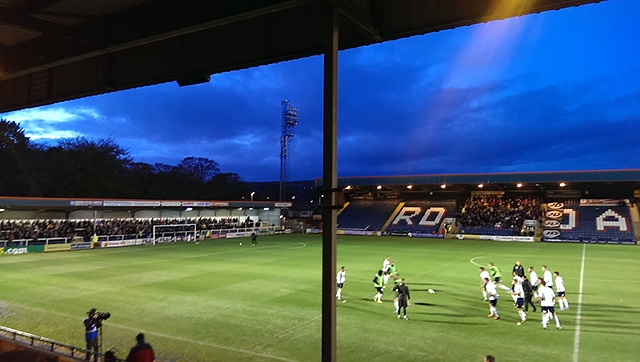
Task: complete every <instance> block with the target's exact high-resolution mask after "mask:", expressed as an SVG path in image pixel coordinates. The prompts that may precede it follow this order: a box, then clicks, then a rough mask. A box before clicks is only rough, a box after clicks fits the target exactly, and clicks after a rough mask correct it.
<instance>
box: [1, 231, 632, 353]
mask: <svg viewBox="0 0 640 362" xmlns="http://www.w3.org/2000/svg"><path fill="white" fill-rule="evenodd" d="M239 242H242V243H243V245H239ZM258 242H259V245H258V246H255V247H252V246H251V245H250V244H251V243H250V241H249V240H248V239H247V238H245V239H219V240H207V241H203V242H201V243H200V244H194V243H173V244H160V245H156V246H138V247H125V248H112V249H100V250H87V251H75V252H58V253H32V254H27V255H17V256H2V257H0V324H1V325H4V326H6V327H10V328H14V329H18V330H21V331H25V332H28V333H32V334H36V335H39V336H43V337H46V338H51V339H54V340H57V341H60V342H64V343H68V344H73V345H77V346H84V329H83V327H84V326H83V324H82V320H83V319H84V317H85V316H86V312H87V311H88V310H89V309H90V308H92V307H95V308H97V309H98V310H99V311H104V312H111V318H110V319H108V320H106V321H105V326H104V330H103V351H105V350H106V349H107V348H111V347H114V348H115V349H116V350H117V356H118V357H120V358H124V357H126V354H127V351H128V349H129V348H130V347H131V346H132V345H133V344H134V343H135V339H134V337H135V335H136V334H137V333H139V332H144V333H145V334H146V336H147V340H148V342H150V343H151V344H152V345H153V346H154V349H155V351H156V357H157V360H158V361H179V362H185V361H319V360H320V356H321V322H322V314H321V279H322V276H321V263H322V258H321V250H322V239H321V236H320V235H274V236H264V237H259V238H258ZM337 255H338V257H337V264H338V268H339V267H340V266H342V265H344V266H345V267H346V283H345V286H344V289H343V298H344V299H345V300H346V302H344V303H338V305H337V357H338V360H339V361H368V362H371V361H388V360H395V361H471V362H473V361H482V359H483V357H484V355H486V354H493V355H495V356H496V359H497V361H500V362H505V361H520V362H527V361H532V362H533V361H535V362H539V361H574V362H575V361H582V362H588V361H617V362H620V361H637V360H638V347H637V340H638V338H640V306H639V305H638V304H639V301H640V281H639V280H640V278H639V277H638V275H640V249H639V248H638V247H637V246H623V245H593V244H589V245H584V244H555V243H518V242H497V241H480V240H442V239H415V238H413V239H412V238H401V237H360V236H342V235H340V236H338V254H337ZM386 256H389V257H390V259H391V260H394V261H395V263H396V265H397V267H398V272H399V274H400V276H401V277H404V278H405V279H406V283H407V285H408V286H409V288H410V291H411V306H410V307H409V308H408V309H407V313H408V316H409V318H410V320H408V321H405V320H399V319H397V318H396V314H394V311H393V309H394V307H393V303H392V300H393V292H392V291H391V284H389V286H388V287H387V288H386V289H387V290H386V291H385V293H384V296H383V303H375V302H373V295H374V294H375V290H374V288H373V283H372V281H371V279H372V277H373V275H374V274H375V273H376V272H377V270H378V269H380V268H381V266H382V261H383V259H384V258H385V257H386ZM516 260H520V261H521V262H522V264H523V266H524V267H525V270H526V268H527V267H529V266H533V267H534V268H535V270H536V271H537V272H538V273H539V274H540V275H541V270H540V267H541V266H542V265H543V264H546V265H547V266H548V267H549V269H550V270H551V271H559V272H560V274H561V275H562V276H563V277H564V281H565V286H566V288H567V299H568V301H569V304H570V309H568V310H565V311H558V315H559V318H560V322H561V324H562V328H563V329H562V330H557V329H556V328H555V325H554V324H553V322H552V323H550V324H549V329H548V330H543V328H542V326H541V325H540V324H539V321H540V314H539V313H533V312H531V311H529V313H528V320H527V322H526V323H524V324H522V325H520V326H518V325H516V322H518V320H519V318H518V315H517V313H516V311H515V309H514V308H513V303H512V299H511V298H510V296H509V295H508V294H507V293H506V292H504V291H501V290H499V292H500V294H501V298H500V299H499V302H498V309H499V311H500V314H501V317H502V318H501V319H500V320H493V319H491V318H487V314H488V311H489V310H488V304H487V302H484V301H483V300H482V295H481V290H480V278H479V272H478V266H479V265H482V266H486V265H487V263H488V262H490V261H491V262H493V263H494V264H496V265H497V266H499V267H500V268H501V270H502V272H503V275H505V276H507V277H505V279H506V280H509V278H508V275H510V273H511V268H512V266H513V264H514V263H515V261H516ZM336 272H337V270H336ZM390 283H392V281H390ZM429 289H433V290H435V294H430V293H428V292H427V291H428V290H429ZM557 309H558V305H557V304H556V310H557Z"/></svg>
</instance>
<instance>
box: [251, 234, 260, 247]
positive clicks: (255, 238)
mask: <svg viewBox="0 0 640 362" xmlns="http://www.w3.org/2000/svg"><path fill="white" fill-rule="evenodd" d="M257 239H258V235H256V233H251V246H254V245H258V240H257Z"/></svg>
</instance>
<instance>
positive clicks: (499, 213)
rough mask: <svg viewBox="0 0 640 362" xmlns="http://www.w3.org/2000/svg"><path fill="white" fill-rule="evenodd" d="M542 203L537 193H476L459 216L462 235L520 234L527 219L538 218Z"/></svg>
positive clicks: (459, 231) (468, 200) (466, 202)
mask: <svg viewBox="0 0 640 362" xmlns="http://www.w3.org/2000/svg"><path fill="white" fill-rule="evenodd" d="M541 215H542V202H541V200H540V199H539V198H538V197H535V196H531V197H529V196H508V195H475V196H471V197H470V198H469V199H467V200H466V201H465V204H464V206H463V208H462V209H461V210H460V212H459V213H458V214H457V215H456V217H457V221H458V223H459V225H460V228H459V230H458V233H459V234H471V235H495V236H519V235H520V231H521V230H522V227H523V223H524V221H525V220H538V219H539V218H540V217H541Z"/></svg>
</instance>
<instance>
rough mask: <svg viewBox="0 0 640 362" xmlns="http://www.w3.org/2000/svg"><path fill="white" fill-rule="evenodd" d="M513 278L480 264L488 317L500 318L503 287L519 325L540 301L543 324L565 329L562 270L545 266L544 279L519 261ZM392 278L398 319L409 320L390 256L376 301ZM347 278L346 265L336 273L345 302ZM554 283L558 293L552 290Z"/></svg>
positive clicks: (377, 278) (404, 291) (379, 276)
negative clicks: (561, 313) (506, 281)
mask: <svg viewBox="0 0 640 362" xmlns="http://www.w3.org/2000/svg"><path fill="white" fill-rule="evenodd" d="M512 277H513V278H512V279H511V285H510V286H506V285H505V284H503V281H502V273H501V271H500V268H498V267H497V266H496V265H494V264H493V262H489V264H488V265H487V268H486V269H485V267H482V266H481V267H480V279H481V280H482V296H483V298H484V300H485V301H488V302H489V315H488V316H487V317H490V318H493V319H495V320H499V319H500V314H499V313H498V307H497V305H498V299H499V298H500V295H499V294H498V289H502V290H504V291H506V292H508V293H509V295H511V297H512V298H513V303H514V308H515V309H516V311H517V313H518V316H519V317H520V321H519V322H518V323H517V324H518V325H521V324H522V323H524V322H526V321H527V313H528V312H529V307H530V306H531V307H532V309H533V312H536V311H537V308H536V303H539V304H540V309H541V312H542V322H541V324H542V327H543V328H544V329H547V325H548V323H549V322H550V321H551V319H552V318H553V319H554V321H555V324H556V328H557V329H562V326H561V325H560V320H559V319H558V315H557V314H556V310H555V303H556V299H557V301H558V304H559V306H560V309H559V310H561V311H562V310H566V309H569V302H568V301H567V298H566V296H565V288H564V279H563V278H562V277H561V276H560V273H559V272H557V271H556V272H554V273H553V274H552V273H551V271H550V270H549V269H548V268H547V266H546V265H543V266H542V277H541V278H539V277H538V274H537V273H536V271H535V270H534V268H533V267H529V275H528V276H527V275H526V274H525V271H524V267H523V266H522V264H521V263H520V261H519V260H518V261H516V263H515V265H514V266H513V268H512ZM389 279H393V281H394V284H395V285H394V287H393V291H394V292H395V293H396V296H395V299H394V306H395V312H396V313H397V314H398V318H404V319H405V320H408V319H409V318H408V317H407V306H409V304H410V299H411V296H410V292H409V287H408V286H407V285H406V284H405V282H404V278H400V276H399V274H398V270H397V267H396V265H395V262H394V261H391V260H390V259H389V257H386V258H385V259H384V261H383V262H382V269H380V270H378V272H377V273H376V274H375V275H374V277H373V280H372V281H373V287H374V288H375V289H376V294H375V296H374V297H373V300H374V301H375V302H377V303H382V295H383V294H384V289H385V287H386V286H387V284H389ZM345 280H346V272H345V267H344V266H343V267H341V268H340V271H339V272H338V274H337V276H336V285H337V292H336V298H337V299H338V300H339V301H342V302H343V303H344V302H345V301H344V300H343V299H342V287H343V285H344V282H345ZM554 284H555V292H554V290H553V288H554ZM556 293H557V294H556ZM534 299H535V302H534Z"/></svg>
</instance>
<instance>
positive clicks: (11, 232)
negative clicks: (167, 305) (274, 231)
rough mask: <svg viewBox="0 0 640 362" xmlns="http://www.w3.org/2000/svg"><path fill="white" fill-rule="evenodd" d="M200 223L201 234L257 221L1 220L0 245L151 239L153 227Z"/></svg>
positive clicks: (215, 219) (219, 219)
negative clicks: (108, 238)
mask: <svg viewBox="0 0 640 362" xmlns="http://www.w3.org/2000/svg"><path fill="white" fill-rule="evenodd" d="M187 223H188V224H197V229H198V230H199V231H201V232H202V231H206V230H220V229H233V228H250V227H253V226H254V222H253V221H252V220H251V219H249V218H247V219H245V220H243V221H241V220H240V219H238V218H198V219H194V218H157V219H98V220H95V221H94V220H0V242H3V241H4V242H6V243H7V245H22V244H23V241H26V240H28V241H29V243H30V244H31V245H37V244H38V243H44V240H48V239H49V240H51V239H55V240H66V239H75V238H79V239H80V240H81V241H85V242H88V241H89V239H90V238H91V235H93V234H94V233H95V234H97V235H100V236H109V235H132V236H133V237H134V238H135V237H139V238H148V237H150V235H151V233H152V229H153V226H154V225H178V224H187Z"/></svg>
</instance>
